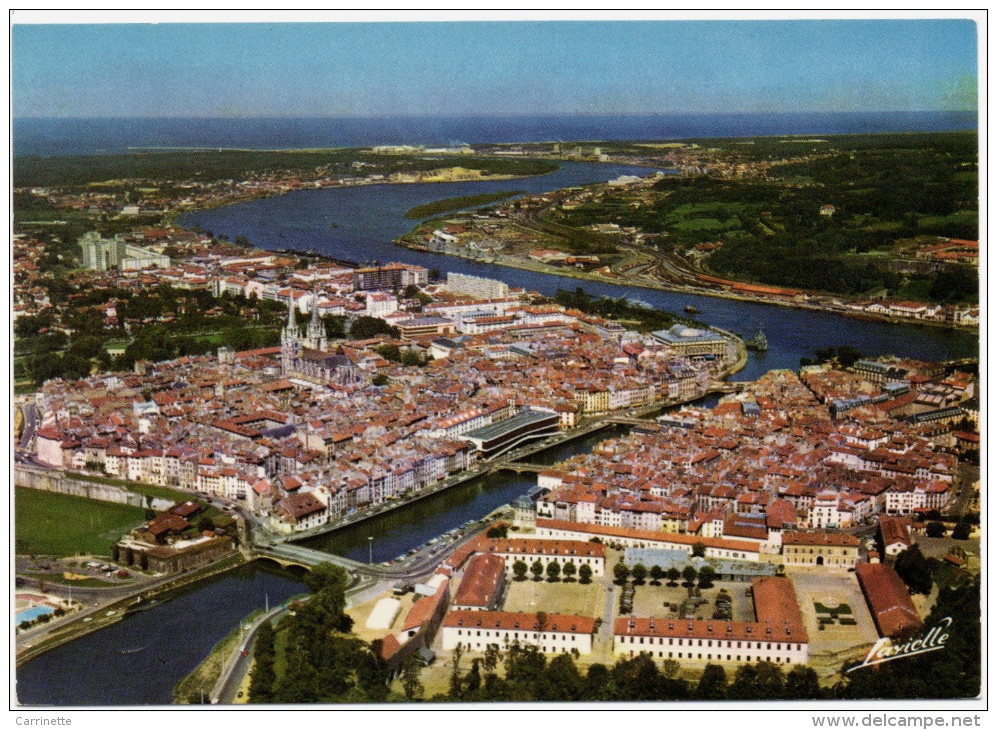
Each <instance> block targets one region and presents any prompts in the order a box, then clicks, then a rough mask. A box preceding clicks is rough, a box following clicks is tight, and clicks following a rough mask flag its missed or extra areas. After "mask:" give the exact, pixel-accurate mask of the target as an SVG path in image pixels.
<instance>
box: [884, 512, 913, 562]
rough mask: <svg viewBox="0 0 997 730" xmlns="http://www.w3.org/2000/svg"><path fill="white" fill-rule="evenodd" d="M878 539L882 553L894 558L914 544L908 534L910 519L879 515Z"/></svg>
mask: <svg viewBox="0 0 997 730" xmlns="http://www.w3.org/2000/svg"><path fill="white" fill-rule="evenodd" d="M879 539H880V544H881V545H882V547H883V553H884V554H885V555H886V556H888V557H891V558H895V557H896V556H897V555H899V554H900V553H902V552H903V551H904V550H906V549H907V548H909V547H910V546H911V545H913V544H914V541H913V540H912V539H911V536H910V520H907V519H904V518H903V517H889V516H887V515H881V516H880V518H879Z"/></svg>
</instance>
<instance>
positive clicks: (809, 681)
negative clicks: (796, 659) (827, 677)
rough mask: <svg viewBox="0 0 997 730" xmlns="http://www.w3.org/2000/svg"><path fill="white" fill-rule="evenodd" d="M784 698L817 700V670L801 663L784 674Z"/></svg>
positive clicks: (818, 691) (818, 686)
mask: <svg viewBox="0 0 997 730" xmlns="http://www.w3.org/2000/svg"><path fill="white" fill-rule="evenodd" d="M786 699H788V700H817V699H820V684H819V683H818V681H817V672H815V671H814V670H813V668H811V667H806V666H803V665H802V664H797V665H795V666H794V667H793V668H792V669H790V670H789V673H788V674H786Z"/></svg>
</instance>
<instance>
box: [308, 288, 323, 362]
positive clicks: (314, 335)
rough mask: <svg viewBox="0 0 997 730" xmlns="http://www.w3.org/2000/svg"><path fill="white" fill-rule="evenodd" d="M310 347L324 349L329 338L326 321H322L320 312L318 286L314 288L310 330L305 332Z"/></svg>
mask: <svg viewBox="0 0 997 730" xmlns="http://www.w3.org/2000/svg"><path fill="white" fill-rule="evenodd" d="M305 337H306V338H307V342H308V347H310V348H312V349H313V350H319V351H324V350H325V348H326V344H327V340H326V335H325V323H324V322H322V320H321V318H320V317H319V313H318V287H316V288H315V289H313V290H312V319H311V321H310V322H309V323H308V331H307V332H306V334H305Z"/></svg>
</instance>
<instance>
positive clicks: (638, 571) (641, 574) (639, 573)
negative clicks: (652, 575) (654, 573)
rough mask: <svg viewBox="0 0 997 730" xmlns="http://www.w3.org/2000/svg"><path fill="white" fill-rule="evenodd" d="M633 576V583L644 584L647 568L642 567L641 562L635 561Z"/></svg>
mask: <svg viewBox="0 0 997 730" xmlns="http://www.w3.org/2000/svg"><path fill="white" fill-rule="evenodd" d="M633 577H634V585H638V586H642V585H644V580H645V579H646V578H647V568H645V567H644V564H643V563H637V564H636V565H635V566H634V567H633Z"/></svg>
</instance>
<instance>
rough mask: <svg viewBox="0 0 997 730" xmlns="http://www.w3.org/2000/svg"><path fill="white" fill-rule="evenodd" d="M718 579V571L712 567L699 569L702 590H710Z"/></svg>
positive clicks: (707, 566) (705, 566) (706, 566)
mask: <svg viewBox="0 0 997 730" xmlns="http://www.w3.org/2000/svg"><path fill="white" fill-rule="evenodd" d="M716 579H717V571H715V570H714V569H713V568H712V567H711V566H709V565H704V566H703V567H702V568H700V569H699V585H700V587H701V588H709V587H710V586H712V585H713V581H715V580H716Z"/></svg>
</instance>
